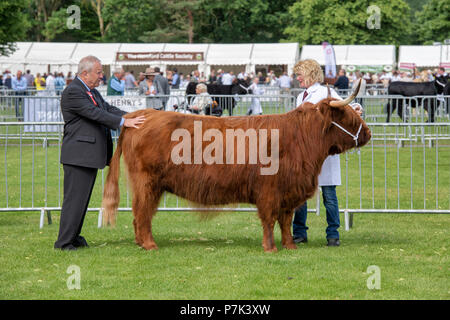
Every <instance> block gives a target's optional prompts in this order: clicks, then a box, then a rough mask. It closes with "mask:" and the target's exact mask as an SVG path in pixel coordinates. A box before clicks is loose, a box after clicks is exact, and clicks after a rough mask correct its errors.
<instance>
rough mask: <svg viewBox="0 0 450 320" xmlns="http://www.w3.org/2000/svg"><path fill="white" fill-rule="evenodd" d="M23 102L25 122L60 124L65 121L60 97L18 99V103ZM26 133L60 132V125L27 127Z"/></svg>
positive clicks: (25, 128) (25, 127)
mask: <svg viewBox="0 0 450 320" xmlns="http://www.w3.org/2000/svg"><path fill="white" fill-rule="evenodd" d="M20 100H22V101H23V120H24V122H59V121H63V118H62V114H61V108H60V97H56V96H55V97H42V98H38V97H32V98H17V103H21V101H20ZM24 131H25V132H59V131H62V126H60V125H46V124H43V125H25V126H24Z"/></svg>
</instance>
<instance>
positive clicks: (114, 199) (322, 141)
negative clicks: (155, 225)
mask: <svg viewBox="0 0 450 320" xmlns="http://www.w3.org/2000/svg"><path fill="white" fill-rule="evenodd" d="M332 100H334V99H324V100H322V101H320V102H319V103H318V104H316V105H314V104H311V103H304V104H303V106H302V107H300V108H297V109H295V110H292V111H290V112H288V113H285V114H277V115H263V116H251V117H224V118H216V117H212V116H198V115H185V114H180V113H175V112H160V111H155V110H151V109H147V110H140V111H136V112H134V113H132V114H128V115H126V117H130V118H131V117H136V116H140V115H144V116H145V117H146V120H145V123H144V124H143V125H142V126H141V127H140V128H139V129H134V128H124V129H123V130H122V133H121V135H120V138H119V141H118V144H117V149H116V151H115V154H114V156H113V159H112V161H111V165H110V171H109V173H108V177H107V180H106V184H105V189H104V197H103V207H104V216H105V219H104V222H105V223H111V224H114V223H115V213H116V210H117V207H118V204H119V188H118V179H119V170H120V169H119V163H120V156H121V154H122V153H123V157H124V162H125V164H126V167H127V170H128V179H129V182H130V184H131V187H132V192H133V204H132V207H133V214H134V221H133V224H134V228H135V236H136V243H137V244H138V245H140V246H141V247H143V248H145V249H157V245H156V243H155V241H154V239H153V235H152V231H151V221H152V217H153V215H154V214H155V212H156V210H157V206H158V204H159V200H160V197H161V195H162V194H163V192H164V191H167V192H170V193H173V194H176V195H178V196H180V197H183V198H185V199H188V200H190V201H192V202H196V203H199V204H204V205H224V204H230V203H251V204H255V205H256V207H257V209H258V215H259V217H260V219H261V223H262V226H263V247H264V250H265V251H276V250H277V248H276V246H275V243H274V236H273V228H274V225H275V222H276V221H278V223H279V225H280V228H281V234H282V245H283V247H285V248H289V249H294V248H296V246H295V244H294V242H293V240H292V234H291V230H290V228H291V223H292V216H293V209H294V208H296V207H298V206H299V205H301V204H302V203H304V202H305V201H306V200H307V199H308V198H310V197H312V196H313V194H314V192H315V191H316V189H317V186H318V176H319V174H320V170H321V167H322V163H323V162H324V160H325V158H326V157H327V156H328V155H330V154H335V153H341V152H344V151H346V150H348V149H350V148H353V147H355V141H354V140H353V138H352V137H351V136H350V135H348V134H347V133H345V132H343V131H342V130H341V129H339V128H338V127H337V126H335V125H334V124H333V123H332V121H335V122H336V123H338V124H339V125H341V126H342V127H343V128H345V129H346V130H348V131H349V132H350V133H352V134H356V132H357V131H358V128H359V126H360V125H362V128H361V132H360V134H359V138H358V141H357V142H358V146H363V145H364V144H366V143H367V142H368V141H369V139H370V137H371V134H370V130H369V128H368V127H367V125H366V124H365V122H364V121H363V120H362V119H361V117H360V116H359V115H358V114H357V113H356V112H355V111H354V110H353V109H352V108H351V107H350V106H348V105H346V106H343V107H333V106H330V105H329V102H330V101H332ZM194 121H201V125H202V130H203V132H205V131H206V130H208V129H212V128H213V129H217V130H219V132H221V133H223V146H224V148H225V145H226V129H239V128H240V129H243V130H244V131H245V130H247V129H249V128H251V129H255V130H256V131H257V132H261V130H260V129H267V132H268V134H267V137H268V139H267V143H266V144H265V145H264V142H263V143H258V148H259V149H260V148H261V147H263V148H264V147H267V155H269V156H270V154H271V152H272V151H276V150H275V149H273V150H272V147H273V146H274V144H272V142H271V137H272V136H271V134H270V132H271V130H275V129H276V130H278V139H277V140H278V141H274V142H276V144H275V145H276V146H277V147H278V152H279V156H278V157H277V160H279V161H278V162H277V165H278V170H277V172H276V173H275V174H270V175H262V174H261V168H267V167H268V166H269V165H268V164H262V163H261V162H260V161H259V160H258V162H257V163H256V164H255V163H249V162H250V161H249V155H248V152H247V153H246V156H245V159H246V161H245V163H244V164H237V159H236V156H237V155H236V152H235V162H234V164H227V162H226V159H225V157H226V156H225V154H226V152H225V150H224V151H223V164H218V163H212V164H207V163H205V161H202V163H200V164H194V163H193V162H194V161H192V162H191V164H184V163H181V164H175V163H174V161H173V156H172V150H173V149H174V148H176V147H177V145H178V146H179V144H180V140H175V141H173V138H172V133H173V132H174V131H175V130H176V129H180V128H184V129H186V130H187V131H188V132H189V134H190V136H191V140H192V141H194ZM197 124H198V122H197ZM210 144H211V141H203V142H202V151H204V150H205V148H206V147H207V146H208V145H210ZM246 146H247V147H248V146H249V139H246ZM197 151H199V150H197ZM235 151H236V149H235ZM247 151H248V150H247ZM194 152H195V150H194V143H192V144H191V156H192V158H193V157H194Z"/></svg>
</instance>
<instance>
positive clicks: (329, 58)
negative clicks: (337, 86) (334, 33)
mask: <svg viewBox="0 0 450 320" xmlns="http://www.w3.org/2000/svg"><path fill="white" fill-rule="evenodd" d="M322 48H323V53H324V55H325V78H336V57H335V56H334V49H333V46H332V45H331V44H329V43H328V42H323V43H322Z"/></svg>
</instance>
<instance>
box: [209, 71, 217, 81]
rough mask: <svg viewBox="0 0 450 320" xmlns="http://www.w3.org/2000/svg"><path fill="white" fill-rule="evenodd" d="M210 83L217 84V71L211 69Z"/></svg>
mask: <svg viewBox="0 0 450 320" xmlns="http://www.w3.org/2000/svg"><path fill="white" fill-rule="evenodd" d="M208 83H217V76H216V70H214V69H211V73H210V74H209V77H208Z"/></svg>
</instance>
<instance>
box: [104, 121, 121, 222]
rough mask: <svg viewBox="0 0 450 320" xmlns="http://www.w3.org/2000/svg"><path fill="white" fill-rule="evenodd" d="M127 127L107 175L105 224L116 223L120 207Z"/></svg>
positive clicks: (118, 143)
mask: <svg viewBox="0 0 450 320" xmlns="http://www.w3.org/2000/svg"><path fill="white" fill-rule="evenodd" d="M124 131H125V128H122V132H121V134H120V136H119V140H118V141H117V147H116V151H115V152H114V155H113V157H112V159H111V163H110V164H109V171H108V176H107V177H106V183H105V187H104V189H103V200H102V208H103V225H104V226H106V225H112V226H114V225H115V224H116V215H117V208H118V207H119V201H120V191H119V176H120V156H121V155H122V138H123V134H124Z"/></svg>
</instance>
